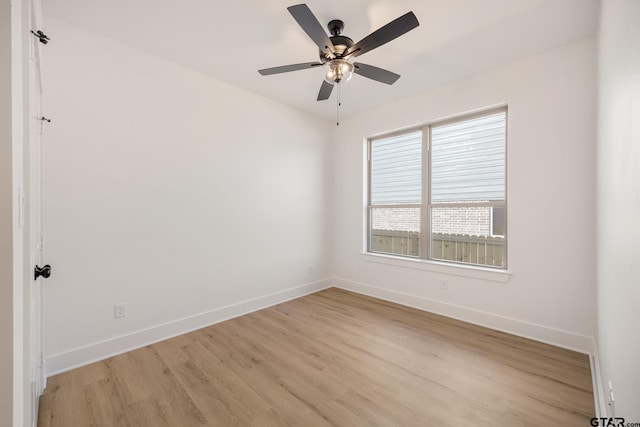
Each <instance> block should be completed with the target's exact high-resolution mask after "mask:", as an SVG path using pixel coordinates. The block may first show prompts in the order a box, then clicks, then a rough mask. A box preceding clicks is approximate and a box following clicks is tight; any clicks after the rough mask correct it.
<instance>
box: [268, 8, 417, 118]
mask: <svg viewBox="0 0 640 427" xmlns="http://www.w3.org/2000/svg"><path fill="white" fill-rule="evenodd" d="M287 10H288V11H289V13H291V16H293V18H294V19H295V20H296V22H298V24H299V25H300V27H301V28H302V29H303V30H304V31H305V32H306V33H307V35H308V36H309V38H310V39H311V40H313V42H314V43H315V44H316V45H317V46H318V48H319V49H320V62H308V63H302V64H292V65H283V66H279V67H272V68H265V69H262V70H258V72H259V73H260V74H261V75H263V76H266V75H271V74H280V73H288V72H290V71H298V70H305V69H309V68H315V67H319V66H325V67H326V68H327V71H326V73H325V77H324V81H323V82H322V85H321V86H320V92H318V98H317V100H318V101H323V100H326V99H329V97H330V96H331V92H332V91H333V86H335V85H339V84H340V83H344V82H347V81H349V80H350V79H351V77H352V76H353V73H356V74H359V75H361V76H363V77H367V78H369V79H372V80H375V81H378V82H381V83H385V84H388V85H391V84H393V83H395V82H396V80H398V79H399V78H400V75H399V74H396V73H392V72H391V71H388V70H385V69H382V68H378V67H374V66H373V65H367V64H363V63H358V62H353V63H352V62H350V60H351V59H352V58H355V57H357V56H360V55H362V54H364V53H367V52H369V51H370V50H373V49H375V48H377V47H380V46H382V45H383V44H386V43H388V42H390V41H392V40H394V39H396V38H398V37H400V36H401V35H403V34H405V33H407V32H409V31H411V30H413V29H414V28H416V27H417V26H418V25H420V23H419V22H418V19H417V18H416V16H415V15H414V14H413V12H407V13H406V14H404V15H402V16H401V17H399V18H397V19H395V20H393V21H391V22H389V23H388V24H387V25H385V26H384V27H381V28H379V29H377V30H376V31H374V32H372V33H371V34H369V35H368V36H366V37H365V38H363V39H362V40H360V41H359V42H357V43H354V42H353V40H351V38H349V37H347V36H344V35H342V30H343V29H344V22H342V21H340V20H339V19H334V20H332V21H330V22H329V24H328V25H327V27H328V29H329V33H330V34H331V36H328V35H327V33H326V32H325V31H324V29H323V28H322V25H320V22H318V19H317V18H316V17H315V15H314V14H313V12H311V9H309V7H308V6H307V5H306V4H297V5H294V6H290V7H288V8H287ZM339 105H340V100H339V99H338V106H339Z"/></svg>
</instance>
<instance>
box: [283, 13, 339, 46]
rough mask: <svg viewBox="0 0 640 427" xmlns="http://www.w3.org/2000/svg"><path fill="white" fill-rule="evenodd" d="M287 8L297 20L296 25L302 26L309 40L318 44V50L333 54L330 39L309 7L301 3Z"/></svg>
mask: <svg viewBox="0 0 640 427" xmlns="http://www.w3.org/2000/svg"><path fill="white" fill-rule="evenodd" d="M287 10H289V13H291V15H292V16H293V18H294V19H295V20H296V21H297V22H298V25H300V26H301V27H302V29H303V30H304V31H305V33H307V35H308V36H309V37H310V38H311V40H313V42H314V43H315V44H317V45H318V47H319V48H320V50H321V51H322V52H324V53H331V54H332V56H333V52H334V51H335V48H334V47H333V43H331V39H329V36H328V35H327V33H326V32H325V31H324V28H322V25H320V22H318V19H317V18H316V17H315V15H314V14H313V12H311V9H309V7H308V6H307V5H306V4H304V3H303V4H297V5H295V6H289V7H288V8H287Z"/></svg>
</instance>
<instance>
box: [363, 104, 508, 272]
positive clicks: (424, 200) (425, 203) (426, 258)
mask: <svg viewBox="0 0 640 427" xmlns="http://www.w3.org/2000/svg"><path fill="white" fill-rule="evenodd" d="M496 113H504V115H505V122H504V129H505V139H504V159H505V161H504V200H500V201H488V202H454V203H442V202H441V203H433V202H432V200H431V193H432V189H431V181H432V176H431V175H432V150H431V133H432V130H433V128H434V127H438V126H444V125H448V124H452V123H457V122H463V121H467V120H472V119H475V118H478V117H484V116H490V115H492V114H496ZM508 129H509V114H508V106H507V105H500V106H497V107H491V108H487V109H483V110H478V111H475V112H472V113H466V114H460V115H456V116H452V117H448V118H446V119H442V120H435V121H432V122H429V123H426V124H423V125H419V126H415V127H410V128H405V129H402V130H397V131H393V132H387V133H383V134H378V135H375V136H372V137H369V138H367V139H366V174H367V175H366V180H365V182H366V186H367V188H366V192H365V194H366V200H365V218H366V221H365V223H366V233H365V234H366V238H365V242H364V244H365V248H364V249H365V251H364V253H365V254H366V255H373V256H384V257H393V258H398V259H402V260H408V261H420V262H429V263H438V264H444V265H452V266H460V267H464V268H471V269H482V270H487V269H488V270H491V271H495V272H507V271H508V265H509V264H508V253H509V250H508V247H509V245H508V242H509V238H508V235H509V232H508V200H507V199H508V180H507V176H508V161H507V160H508V139H509V136H508ZM417 131H421V132H422V144H421V145H422V147H421V161H422V167H421V191H422V195H421V201H420V203H419V204H407V203H398V204H377V205H373V204H372V203H371V200H372V185H371V180H372V163H373V162H372V145H373V143H374V142H375V141H376V140H381V139H387V138H392V137H394V136H399V135H404V134H408V133H412V132H417ZM392 207H397V208H403V207H404V208H407V207H410V208H419V209H420V233H419V236H420V239H419V242H420V243H419V252H418V256H413V255H403V254H398V253H389V252H379V251H373V242H372V237H373V236H372V235H373V229H372V221H371V217H372V210H373V209H374V208H392ZM434 207H436V208H446V207H488V208H490V209H491V214H490V221H491V224H490V228H491V232H493V223H492V221H493V209H494V208H503V209H504V244H503V247H504V249H503V262H502V265H501V266H494V265H486V264H473V263H467V262H461V261H455V260H447V259H439V258H433V229H432V224H431V223H432V209H433V208H434Z"/></svg>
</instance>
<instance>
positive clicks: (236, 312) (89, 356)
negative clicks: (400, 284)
mask: <svg viewBox="0 0 640 427" xmlns="http://www.w3.org/2000/svg"><path fill="white" fill-rule="evenodd" d="M331 285H332V281H331V279H324V280H319V281H316V282H312V283H306V284H304V285H301V286H296V287H293V288H289V289H285V290H283V291H279V292H274V293H272V294H268V295H263V296H260V297H257V298H252V299H248V300H245V301H241V302H238V303H235V304H231V305H227V306H224V307H219V308H216V309H213V310H210V311H207V312H204V313H199V314H196V315H193V316H189V317H185V318H182V319H177V320H174V321H171V322H167V323H164V324H161V325H157V326H153V327H151V328H147V329H143V330H140V331H136V332H132V333H129V334H126V335H121V336H117V337H114V338H110V339H108V340H104V341H100V342H95V343H92V344H89V345H85V346H82V347H78V348H75V349H73V350H69V351H65V352H62V353H58V354H53V355H51V356H47V358H46V360H45V367H46V375H47V376H52V375H55V374H59V373H62V372H65V371H68V370H71V369H74V368H78V367H80V366H84V365H88V364H90V363H93V362H97V361H99V360H103V359H106V358H108V357H111V356H115V355H118V354H122V353H126V352H128V351H131V350H135V349H136V348H140V347H144V346H146V345H149V344H153V343H155V342H158V341H162V340H166V339H168V338H172V337H175V336H178V335H181V334H185V333H187V332H191V331H194V330H196V329H200V328H204V327H206V326H210V325H213V324H215V323H219V322H223V321H225V320H229V319H232V318H234V317H238V316H242V315H243V314H247V313H251V312H253V311H257V310H261V309H263V308H267V307H270V306H273V305H276V304H280V303H282V302H285V301H289V300H291V299H295V298H299V297H301V296H304V295H307V294H311V293H314V292H317V291H320V290H322V289H326V288H328V287H331Z"/></svg>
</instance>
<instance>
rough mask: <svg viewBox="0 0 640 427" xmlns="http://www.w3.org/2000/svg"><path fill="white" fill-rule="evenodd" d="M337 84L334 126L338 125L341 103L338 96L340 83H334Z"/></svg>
mask: <svg viewBox="0 0 640 427" xmlns="http://www.w3.org/2000/svg"><path fill="white" fill-rule="evenodd" d="M336 86H338V93H337V94H336V95H337V96H336V126H340V105H342V100H341V97H340V86H341V84H340V83H338V84H336Z"/></svg>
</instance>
